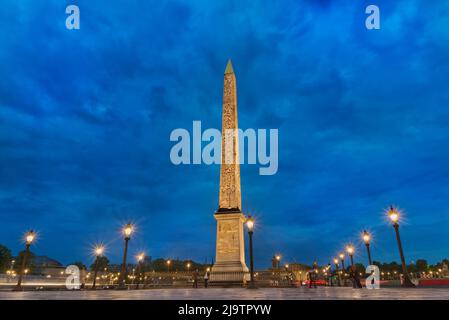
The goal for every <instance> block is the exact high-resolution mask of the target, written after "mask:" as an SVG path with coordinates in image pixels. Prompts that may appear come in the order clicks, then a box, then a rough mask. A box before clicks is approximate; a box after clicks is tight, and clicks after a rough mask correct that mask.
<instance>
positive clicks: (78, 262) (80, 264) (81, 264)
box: [70, 261, 87, 270]
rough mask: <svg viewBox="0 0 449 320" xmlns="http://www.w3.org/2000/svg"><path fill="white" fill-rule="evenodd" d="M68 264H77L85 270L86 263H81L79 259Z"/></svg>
mask: <svg viewBox="0 0 449 320" xmlns="http://www.w3.org/2000/svg"><path fill="white" fill-rule="evenodd" d="M70 264H71V265H75V266H77V267H78V268H79V269H80V270H87V267H86V265H85V264H84V263H82V262H81V261H75V262H72V263H70Z"/></svg>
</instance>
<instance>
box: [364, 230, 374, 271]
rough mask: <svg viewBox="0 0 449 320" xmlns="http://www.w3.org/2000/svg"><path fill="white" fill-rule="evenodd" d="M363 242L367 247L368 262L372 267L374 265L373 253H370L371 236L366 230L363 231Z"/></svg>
mask: <svg viewBox="0 0 449 320" xmlns="http://www.w3.org/2000/svg"><path fill="white" fill-rule="evenodd" d="M362 238H363V242H365V246H366V251H367V252H368V262H369V264H370V265H372V264H373V261H372V260H371V251H370V247H369V245H370V241H371V235H370V234H369V233H368V231H366V230H364V231H363V236H362Z"/></svg>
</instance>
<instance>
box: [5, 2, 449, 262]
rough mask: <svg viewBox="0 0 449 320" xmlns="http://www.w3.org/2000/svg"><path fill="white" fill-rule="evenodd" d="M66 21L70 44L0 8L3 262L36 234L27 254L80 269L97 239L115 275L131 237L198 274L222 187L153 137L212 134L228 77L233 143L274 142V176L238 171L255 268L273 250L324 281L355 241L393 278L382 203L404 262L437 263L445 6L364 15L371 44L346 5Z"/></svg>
mask: <svg viewBox="0 0 449 320" xmlns="http://www.w3.org/2000/svg"><path fill="white" fill-rule="evenodd" d="M77 3H78V5H79V6H80V9H81V30H79V31H68V30H66V29H65V26H64V23H65V14H64V11H65V3H62V2H60V1H45V2H36V1H21V2H17V1H6V2H4V3H3V4H2V10H1V12H0V19H1V21H3V22H4V24H3V27H2V28H1V31H0V41H1V43H2V46H1V47H0V70H1V72H2V79H1V81H0V218H1V225H2V236H1V239H0V242H2V243H5V244H6V245H8V246H10V247H12V248H13V249H14V250H15V251H17V250H18V249H19V244H18V243H17V239H18V235H20V234H21V233H22V232H23V231H24V230H25V229H26V228H28V227H33V228H37V229H38V230H40V231H41V232H42V235H43V237H42V239H41V241H40V242H39V244H38V247H37V249H36V250H37V251H38V252H39V253H43V254H47V255H49V256H54V257H55V258H58V259H61V260H63V261H64V262H71V261H72V260H77V259H86V258H87V257H88V252H86V248H87V249H88V248H89V244H90V243H89V242H91V241H94V240H103V241H106V242H108V243H109V244H110V247H111V248H110V250H109V255H110V256H111V258H112V259H113V260H115V261H118V260H119V254H118V252H119V248H120V242H119V240H120V239H119V237H118V236H117V235H116V233H117V230H118V228H119V224H120V223H122V222H124V221H127V220H128V219H133V220H134V221H137V222H138V223H139V232H138V234H137V235H136V238H135V239H133V240H134V241H135V242H134V243H135V248H136V250H137V248H146V249H147V250H148V252H149V253H150V254H151V255H153V256H171V257H184V258H188V257H190V255H191V254H192V252H195V253H194V255H195V256H194V257H193V258H195V259H198V260H200V261H202V260H203V259H204V257H209V258H211V257H212V256H213V254H214V247H215V238H214V237H215V222H214V220H213V217H212V214H213V212H214V210H215V209H216V206H217V202H218V199H217V197H218V182H219V176H218V174H219V173H218V170H219V169H218V167H215V166H213V167H207V166H204V165H203V166H190V167H188V166H174V165H172V164H171V163H170V161H169V151H170V147H171V143H170V142H169V135H170V132H171V131H172V130H173V129H175V128H178V127H184V128H187V129H189V128H191V125H192V121H193V120H202V121H203V128H208V127H216V128H220V127H221V99H222V97H221V95H222V73H223V70H224V67H225V64H226V61H227V59H228V58H232V59H233V63H234V69H235V71H236V74H237V83H238V98H239V124H240V126H241V127H242V128H244V129H245V128H278V129H279V172H278V173H277V174H276V175H275V176H259V175H258V168H257V167H255V166H242V190H243V204H244V210H250V211H253V212H255V214H256V216H257V217H258V223H259V228H258V235H257V240H258V243H259V245H258V246H257V247H256V250H255V251H256V256H257V260H258V261H260V262H259V264H260V265H261V266H266V265H267V264H268V263H269V258H270V256H271V254H272V253H274V252H279V251H282V252H283V253H284V256H285V257H286V258H288V259H292V260H294V259H296V261H303V262H310V261H311V260H312V259H319V260H320V261H321V262H323V263H324V262H327V259H329V257H330V256H331V255H334V254H335V253H336V252H337V251H338V250H340V248H341V246H342V245H343V244H344V243H345V242H349V241H354V242H357V241H358V239H357V235H358V232H359V231H360V230H362V229H363V228H365V227H370V229H371V230H373V231H374V232H375V233H376V234H377V235H378V236H377V237H376V238H377V239H378V243H377V244H375V245H374V248H373V249H374V251H375V250H376V249H378V251H377V252H376V254H377V257H376V259H384V258H385V259H397V257H396V256H395V254H394V253H391V250H388V246H389V245H394V243H393V242H392V241H393V240H394V239H393V238H392V235H391V230H390V229H389V228H388V226H387V225H386V224H385V222H384V221H383V217H382V209H384V208H385V207H386V206H387V205H389V204H390V203H395V204H398V205H400V206H402V207H403V208H405V209H406V212H407V224H406V225H405V226H404V242H405V243H406V246H407V250H408V252H409V254H408V256H409V257H408V258H409V259H416V258H419V257H422V256H426V257H427V258H429V259H431V260H436V259H440V258H443V256H444V254H445V251H444V248H447V246H448V245H449V243H448V241H447V240H446V239H447V237H446V238H443V237H440V236H439V235H438V233H434V232H433V230H434V229H438V228H446V229H447V227H448V226H449V221H448V218H447V211H448V209H449V208H448V205H447V203H446V202H447V201H446V199H447V198H448V195H449V169H448V168H449V167H448V166H447V161H448V159H449V151H448V149H447V146H446V145H447V141H448V138H449V132H448V130H447V121H448V120H449V111H448V109H447V105H448V103H449V91H448V90H447V84H448V82H449V79H448V75H449V63H448V62H449V61H448V60H449V45H448V43H449V41H448V40H449V33H448V32H447V19H448V18H447V17H448V16H449V15H448V14H447V12H448V10H449V8H448V6H447V5H444V4H442V3H429V2H425V1H418V0H417V1H395V2H390V1H378V5H379V7H380V8H381V17H382V22H381V27H382V29H381V30H379V31H368V30H366V29H365V27H364V19H365V17H366V15H365V13H364V11H365V10H364V9H365V6H366V5H367V3H365V2H363V1H359V2H357V3H354V2H353V1H299V2H298V1H282V2H266V1H262V2H254V1H244V2H242V1H223V2H222V1H215V2H211V1H194V2H189V3H187V2H182V1H179V2H177V1H169V2H166V1H164V2H155V1H128V2H126V4H124V3H111V2H110V1H107V2H106V1H96V2H91V1H78V2H77ZM424 221H425V224H424ZM59 238H61V240H60V241H56V240H55V239H59ZM417 239H432V240H433V241H436V242H437V243H438V244H439V245H438V247H436V248H433V249H432V250H431V251H428V253H427V254H426V248H428V243H427V242H426V241H417ZM376 246H377V247H376ZM66 248H70V250H67V249H66ZM373 254H374V252H373Z"/></svg>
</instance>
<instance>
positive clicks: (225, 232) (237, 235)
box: [210, 211, 249, 285]
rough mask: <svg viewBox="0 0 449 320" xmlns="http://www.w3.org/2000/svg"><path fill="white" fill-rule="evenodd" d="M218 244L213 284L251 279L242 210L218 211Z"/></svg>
mask: <svg viewBox="0 0 449 320" xmlns="http://www.w3.org/2000/svg"><path fill="white" fill-rule="evenodd" d="M214 217H215V219H216V220H217V246H216V259H215V261H216V262H215V264H214V265H213V267H212V270H211V275H210V282H211V284H212V285H217V284H223V285H231V284H244V283H245V282H246V281H248V280H249V273H248V267H247V266H246V263H245V244H244V234H243V223H244V222H245V216H244V215H243V213H242V212H240V211H233V212H216V213H215V215H214Z"/></svg>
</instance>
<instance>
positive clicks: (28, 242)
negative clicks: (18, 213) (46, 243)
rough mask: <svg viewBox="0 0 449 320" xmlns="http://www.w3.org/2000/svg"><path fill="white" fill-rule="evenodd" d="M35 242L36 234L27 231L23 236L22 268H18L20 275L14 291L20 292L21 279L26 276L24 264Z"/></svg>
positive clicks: (26, 271) (26, 270)
mask: <svg viewBox="0 0 449 320" xmlns="http://www.w3.org/2000/svg"><path fill="white" fill-rule="evenodd" d="M35 240H36V232H34V231H33V230H30V231H28V232H27V233H26V234H25V252H24V253H23V257H22V266H21V268H20V273H19V280H18V281H17V285H16V286H15V287H14V289H13V290H14V291H22V290H23V288H22V278H23V274H24V273H25V274H27V273H28V269H26V263H27V259H28V256H29V254H30V246H31V244H32V243H33V242H34V241H35Z"/></svg>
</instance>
